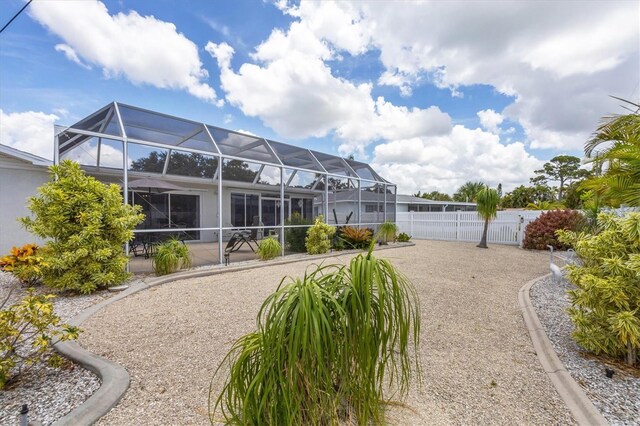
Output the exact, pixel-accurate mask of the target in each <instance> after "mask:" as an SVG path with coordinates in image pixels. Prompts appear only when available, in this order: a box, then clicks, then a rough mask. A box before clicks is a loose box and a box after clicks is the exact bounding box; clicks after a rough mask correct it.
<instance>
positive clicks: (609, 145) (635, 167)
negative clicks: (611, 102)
mask: <svg viewBox="0 0 640 426" xmlns="http://www.w3.org/2000/svg"><path fill="white" fill-rule="evenodd" d="M616 99H618V98H616ZM621 100H622V99H621ZM623 101H624V100H623ZM624 102H625V103H627V104H628V105H630V107H627V109H628V110H629V111H630V112H631V113H630V114H626V115H614V116H609V117H605V118H604V119H603V122H602V124H601V125H600V126H599V127H598V129H597V130H596V132H595V133H594V134H593V136H592V138H591V139H590V140H589V141H587V143H586V144H585V147H584V152H585V154H586V156H587V157H589V158H591V162H592V163H593V164H594V167H597V168H598V169H599V170H600V171H603V174H601V175H600V176H596V177H593V178H591V179H588V180H587V181H585V182H584V183H583V184H582V187H583V188H585V189H589V190H592V191H594V192H595V193H597V194H598V195H601V196H603V197H604V198H605V199H606V200H607V201H608V202H609V204H610V205H612V206H618V205H620V204H628V205H630V206H640V105H639V104H636V103H634V102H630V101H624Z"/></svg>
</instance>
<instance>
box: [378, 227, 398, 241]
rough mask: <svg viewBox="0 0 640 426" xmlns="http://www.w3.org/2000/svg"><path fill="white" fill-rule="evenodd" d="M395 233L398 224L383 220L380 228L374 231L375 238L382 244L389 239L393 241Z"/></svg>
mask: <svg viewBox="0 0 640 426" xmlns="http://www.w3.org/2000/svg"><path fill="white" fill-rule="evenodd" d="M397 234H398V225H396V224H395V223H393V222H385V223H383V224H382V225H380V229H378V232H377V233H376V239H377V240H378V241H379V242H381V243H383V244H387V243H388V242H389V241H394V242H395V240H396V236H397Z"/></svg>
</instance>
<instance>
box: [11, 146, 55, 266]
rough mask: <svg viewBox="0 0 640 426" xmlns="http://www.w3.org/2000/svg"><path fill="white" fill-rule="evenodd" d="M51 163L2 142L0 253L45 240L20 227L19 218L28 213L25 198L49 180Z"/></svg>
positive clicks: (32, 194) (33, 193)
mask: <svg viewBox="0 0 640 426" xmlns="http://www.w3.org/2000/svg"><path fill="white" fill-rule="evenodd" d="M51 164H52V163H51V161H50V160H47V159H46V158H42V157H38V156H37V155H33V154H29V153H28V152H24V151H20V150H18V149H15V148H12V147H9V146H6V145H1V144H0V206H2V208H0V256H3V255H4V254H6V253H7V252H9V250H11V247H13V246H18V245H19V246H22V245H23V244H26V243H33V242H35V243H37V244H39V243H42V241H40V240H38V239H37V238H35V237H34V236H33V235H31V234H30V233H29V232H27V231H26V230H25V229H24V228H22V226H20V223H19V222H18V218H20V217H24V216H27V215H29V210H28V209H27V205H26V200H27V199H28V198H29V197H31V196H34V195H36V193H37V189H38V187H40V186H41V185H42V184H44V183H45V182H47V181H48V180H49V175H48V173H47V167H48V166H50V165H51ZM17 200H20V201H17Z"/></svg>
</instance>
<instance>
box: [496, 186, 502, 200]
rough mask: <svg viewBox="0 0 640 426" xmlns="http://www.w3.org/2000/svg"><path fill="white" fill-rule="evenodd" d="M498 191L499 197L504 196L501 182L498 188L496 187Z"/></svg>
mask: <svg viewBox="0 0 640 426" xmlns="http://www.w3.org/2000/svg"><path fill="white" fill-rule="evenodd" d="M496 191H498V198H502V184H501V183H499V184H498V188H497V189H496Z"/></svg>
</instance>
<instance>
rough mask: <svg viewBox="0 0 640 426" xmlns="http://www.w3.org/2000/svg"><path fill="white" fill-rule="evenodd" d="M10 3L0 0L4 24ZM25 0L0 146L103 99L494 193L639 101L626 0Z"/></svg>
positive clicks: (576, 146)
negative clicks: (479, 184)
mask: <svg viewBox="0 0 640 426" xmlns="http://www.w3.org/2000/svg"><path fill="white" fill-rule="evenodd" d="M23 4H24V2H23V1H22V0H4V1H3V7H2V9H0V22H2V23H3V24H4V23H5V22H6V21H8V19H10V17H11V16H12V15H13V14H14V13H15V12H16V11H18V10H19V9H20V8H21V7H22V6H23ZM188 4H189V7H185V3H184V2H177V1H170V0H159V1H153V2H149V1H139V0H138V1H132V0H120V1H102V2H97V1H95V2H94V1H81V2H80V1H56V0H48V1H40V0H35V1H34V2H33V3H32V4H31V5H30V6H29V7H28V8H27V10H26V11H25V13H23V14H22V15H21V16H20V17H19V18H18V19H16V20H15V21H14V22H13V23H12V24H11V26H10V27H9V28H7V30H5V32H3V33H2V34H1V35H0V109H1V111H2V112H1V114H2V115H1V116H0V143H3V144H7V145H11V146H14V147H16V148H19V149H23V150H27V151H31V152H34V153H36V154H40V155H45V156H50V155H49V153H50V152H51V143H52V142H51V134H52V123H54V122H55V123H57V124H72V123H73V122H75V121H77V120H79V119H81V118H82V117H84V116H86V115H88V114H90V113H91V112H93V111H95V110H97V109H98V108H100V107H101V106H103V105H105V104H107V103H109V102H111V101H114V100H115V101H119V102H122V103H127V104H132V105H136V106H141V107H144V108H148V109H152V110H157V111H161V112H164V113H169V114H173V115H177V116H181V117H185V118H190V119H194V120H199V121H204V122H207V123H210V124H214V125H218V126H222V127H227V128H231V129H234V130H243V131H247V132H251V133H254V134H257V135H261V136H264V137H268V138H272V139H275V140H280V141H283V142H287V143H292V144H295V145H299V146H305V147H310V148H313V149H317V150H320V151H324V152H329V153H336V154H342V155H348V154H352V153H353V154H354V155H355V156H356V158H358V159H361V160H364V161H368V162H371V163H372V164H373V165H374V167H376V168H377V169H378V170H379V171H380V172H381V174H383V175H384V176H385V177H387V178H388V179H390V180H392V181H394V182H396V183H398V184H399V187H400V191H401V192H404V193H410V192H415V191H417V190H422V191H432V190H440V191H445V192H449V193H451V192H453V191H454V190H455V188H457V187H458V186H459V185H461V184H462V183H464V182H465V181H467V180H482V181H485V182H487V183H488V184H490V185H497V184H498V183H502V184H503V186H504V187H505V188H506V189H507V190H508V189H510V188H513V187H514V186H516V185H518V184H521V183H527V181H528V178H529V177H530V176H532V174H533V170H535V169H536V168H538V167H540V165H541V164H542V163H543V162H544V161H545V160H548V159H550V158H552V157H553V156H555V155H559V154H565V153H569V154H573V155H577V156H581V153H582V150H581V148H582V145H583V144H584V141H585V140H586V139H587V138H588V136H589V134H590V132H592V131H593V129H594V128H595V126H596V125H597V123H598V119H599V118H600V117H602V116H603V115H607V114H610V113H616V112H621V111H622V110H621V109H620V107H619V105H618V104H619V103H618V102H616V101H614V100H613V99H611V98H610V97H609V96H610V95H614V96H620V97H623V98H626V99H631V100H636V101H637V100H638V96H640V94H639V89H638V83H639V79H638V76H639V75H640V71H639V67H640V65H639V58H638V56H639V53H638V52H639V51H640V30H639V28H638V26H639V24H638V19H637V16H638V14H639V13H640V6H639V3H638V2H630V1H622V2H595V1H588V2H576V1H570V2H528V3H527V2H518V3H505V2H381V1H378V2H362V1H360V2H353V3H351V2H340V3H332V2H303V3H301V4H298V3H295V4H291V3H286V2H284V1H280V2H277V3H273V2H267V1H248V0H244V1H236V2H223V1H190V2H189V3H188Z"/></svg>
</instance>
